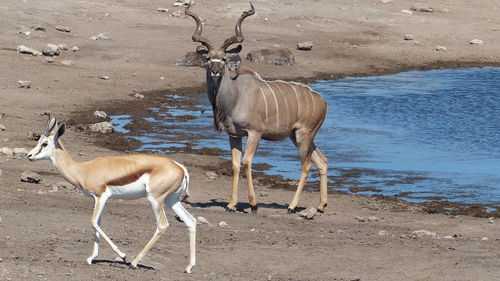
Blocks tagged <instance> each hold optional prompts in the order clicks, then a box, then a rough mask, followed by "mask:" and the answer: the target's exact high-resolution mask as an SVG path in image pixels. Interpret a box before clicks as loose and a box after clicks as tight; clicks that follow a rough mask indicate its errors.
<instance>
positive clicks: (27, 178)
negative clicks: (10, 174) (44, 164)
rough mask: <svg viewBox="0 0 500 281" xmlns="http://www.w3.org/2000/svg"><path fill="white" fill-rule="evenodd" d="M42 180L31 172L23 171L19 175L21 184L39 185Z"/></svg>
mask: <svg viewBox="0 0 500 281" xmlns="http://www.w3.org/2000/svg"><path fill="white" fill-rule="evenodd" d="M41 180H42V177H41V176H40V175H39V174H37V173H34V172H31V171H25V172H22V174H21V181H22V182H29V183H40V181H41Z"/></svg>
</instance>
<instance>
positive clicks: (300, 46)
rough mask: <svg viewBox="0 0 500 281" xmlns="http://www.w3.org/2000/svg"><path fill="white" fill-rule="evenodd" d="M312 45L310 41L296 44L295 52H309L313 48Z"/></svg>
mask: <svg viewBox="0 0 500 281" xmlns="http://www.w3.org/2000/svg"><path fill="white" fill-rule="evenodd" d="M313 45H314V44H313V43H312V42H310V41H307V42H301V43H297V50H301V51H310V50H311V49H312V47H313Z"/></svg>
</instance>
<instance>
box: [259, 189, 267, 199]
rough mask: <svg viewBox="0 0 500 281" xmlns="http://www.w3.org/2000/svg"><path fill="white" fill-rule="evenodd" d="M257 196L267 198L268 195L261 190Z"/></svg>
mask: <svg viewBox="0 0 500 281" xmlns="http://www.w3.org/2000/svg"><path fill="white" fill-rule="evenodd" d="M259 195H260V197H267V196H269V193H267V192H266V191H264V190H261V191H260V193H259Z"/></svg>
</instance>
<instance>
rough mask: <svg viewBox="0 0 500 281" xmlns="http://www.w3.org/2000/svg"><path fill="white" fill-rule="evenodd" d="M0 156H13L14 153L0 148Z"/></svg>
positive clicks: (5, 148)
mask: <svg viewBox="0 0 500 281" xmlns="http://www.w3.org/2000/svg"><path fill="white" fill-rule="evenodd" d="M0 154H1V155H5V156H14V152H12V149H10V148H8V147H2V148H0Z"/></svg>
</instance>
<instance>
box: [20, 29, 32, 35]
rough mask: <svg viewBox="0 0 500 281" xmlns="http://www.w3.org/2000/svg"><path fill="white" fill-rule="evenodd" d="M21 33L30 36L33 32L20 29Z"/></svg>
mask: <svg viewBox="0 0 500 281" xmlns="http://www.w3.org/2000/svg"><path fill="white" fill-rule="evenodd" d="M19 34H22V35H24V36H29V35H30V34H31V31H29V30H28V31H19Z"/></svg>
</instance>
